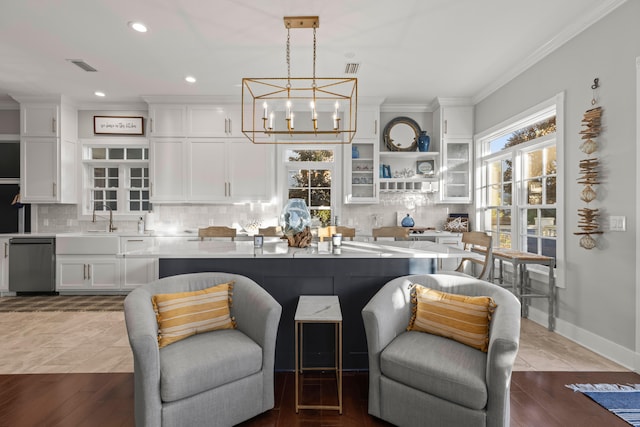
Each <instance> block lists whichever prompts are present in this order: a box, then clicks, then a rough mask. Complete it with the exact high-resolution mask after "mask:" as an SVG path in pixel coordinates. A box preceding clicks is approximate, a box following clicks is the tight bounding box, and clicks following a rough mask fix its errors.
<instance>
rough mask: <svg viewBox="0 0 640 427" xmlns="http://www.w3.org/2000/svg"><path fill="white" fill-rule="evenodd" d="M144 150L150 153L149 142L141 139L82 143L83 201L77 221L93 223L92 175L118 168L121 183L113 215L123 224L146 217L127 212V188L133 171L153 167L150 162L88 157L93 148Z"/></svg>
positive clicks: (113, 139)
mask: <svg viewBox="0 0 640 427" xmlns="http://www.w3.org/2000/svg"><path fill="white" fill-rule="evenodd" d="M101 147H105V148H110V149H112V148H143V149H147V150H149V140H148V139H146V138H145V139H142V138H135V139H123V138H101V139H100V140H93V139H92V140H80V153H79V157H80V164H81V167H80V168H79V169H80V177H79V181H78V182H80V183H81V185H80V188H79V191H80V200H81V203H79V205H78V217H79V219H82V220H91V219H92V216H93V208H92V205H91V194H90V192H91V191H92V187H91V186H90V184H91V182H92V175H91V171H92V170H93V169H92V168H93V167H106V168H115V167H117V168H118V171H119V172H118V180H119V187H118V189H117V190H116V191H117V192H118V194H117V203H118V207H119V209H118V210H114V211H113V216H114V217H117V218H118V219H120V220H137V219H138V218H140V216H142V215H143V214H144V212H145V211H139V212H131V211H129V210H128V201H129V198H128V191H129V190H130V189H129V187H128V186H127V184H128V182H129V178H130V177H129V173H130V170H131V168H136V167H146V168H147V169H148V168H149V167H150V162H149V159H142V160H126V159H123V160H93V159H89V158H88V157H87V156H86V153H87V152H88V151H89V150H90V149H92V148H101ZM100 215H104V212H103V211H100Z"/></svg>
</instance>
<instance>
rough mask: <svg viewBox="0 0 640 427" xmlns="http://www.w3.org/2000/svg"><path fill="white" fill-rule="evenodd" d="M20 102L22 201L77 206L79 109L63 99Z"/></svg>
mask: <svg viewBox="0 0 640 427" xmlns="http://www.w3.org/2000/svg"><path fill="white" fill-rule="evenodd" d="M16 99H18V101H19V102H20V129H21V130H20V132H21V134H20V162H21V164H20V166H21V177H20V189H21V196H22V201H23V202H25V203H77V198H78V196H77V191H76V175H77V170H76V163H77V160H76V142H77V139H78V113H77V110H76V109H75V108H73V107H71V106H69V105H68V104H66V103H64V102H62V101H61V100H57V101H55V102H54V101H52V100H47V101H42V100H41V101H36V100H34V98H28V99H21V98H16ZM23 101H24V102H23Z"/></svg>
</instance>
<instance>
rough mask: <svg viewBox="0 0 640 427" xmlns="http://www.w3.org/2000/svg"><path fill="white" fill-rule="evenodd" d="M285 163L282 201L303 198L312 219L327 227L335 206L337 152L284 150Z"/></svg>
mask: <svg viewBox="0 0 640 427" xmlns="http://www.w3.org/2000/svg"><path fill="white" fill-rule="evenodd" d="M284 163H285V170H286V172H285V173H286V179H285V180H286V189H285V195H284V198H285V199H294V198H299V199H303V200H304V201H305V202H306V203H307V206H308V207H309V211H310V213H311V218H316V219H317V220H319V221H320V223H321V224H322V225H323V226H327V225H329V224H330V223H331V218H332V215H334V214H335V212H334V211H335V205H336V201H335V197H336V191H335V188H336V183H335V164H336V150H335V149H333V148H330V149H312V148H311V149H310V148H307V147H305V148H304V149H296V148H289V149H286V150H284Z"/></svg>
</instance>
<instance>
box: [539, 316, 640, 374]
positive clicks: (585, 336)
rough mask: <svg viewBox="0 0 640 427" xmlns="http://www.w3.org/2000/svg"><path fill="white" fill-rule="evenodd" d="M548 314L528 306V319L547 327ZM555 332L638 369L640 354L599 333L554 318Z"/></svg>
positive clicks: (627, 366) (616, 361)
mask: <svg viewBox="0 0 640 427" xmlns="http://www.w3.org/2000/svg"><path fill="white" fill-rule="evenodd" d="M547 319H548V314H547V311H546V310H539V309H537V308H534V307H531V306H529V320H531V321H533V322H536V323H538V324H540V325H542V326H544V327H545V328H546V327H547ZM555 332H556V333H557V334H559V335H562V336H563V337H565V338H567V339H569V340H571V341H573V342H575V343H576V344H580V345H581V346H583V347H585V348H588V349H589V350H591V351H593V352H596V353H598V354H599V355H600V356H602V357H606V358H607V359H609V360H611V361H613V362H615V363H617V364H619V365H622V366H624V367H625V368H627V369H630V370H633V371H636V372H638V371H640V354H638V353H636V352H634V351H633V350H630V349H628V348H626V347H623V346H621V345H620V344H616V343H614V342H612V341H609V340H608V339H605V338H602V337H601V336H599V335H596V334H594V333H593V332H589V331H587V330H585V329H582V328H579V327H577V326H576V325H574V324H572V323H569V322H566V321H564V320H562V319H558V318H556V330H555Z"/></svg>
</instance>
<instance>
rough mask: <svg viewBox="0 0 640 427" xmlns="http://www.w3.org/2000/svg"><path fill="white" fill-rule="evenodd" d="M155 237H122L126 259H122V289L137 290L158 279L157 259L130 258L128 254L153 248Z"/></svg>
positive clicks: (121, 245)
mask: <svg viewBox="0 0 640 427" xmlns="http://www.w3.org/2000/svg"><path fill="white" fill-rule="evenodd" d="M154 242H155V238H154V237H149V236H140V237H121V238H120V247H121V248H122V252H123V253H124V257H123V258H121V259H120V273H121V275H122V276H121V288H122V289H123V290H131V289H135V288H136V287H138V286H140V285H144V284H147V283H150V282H152V281H154V280H156V279H157V278H158V258H157V257H151V256H150V257H128V256H127V253H129V252H131V251H137V250H145V249H149V248H151V247H153V245H154Z"/></svg>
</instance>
